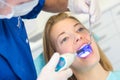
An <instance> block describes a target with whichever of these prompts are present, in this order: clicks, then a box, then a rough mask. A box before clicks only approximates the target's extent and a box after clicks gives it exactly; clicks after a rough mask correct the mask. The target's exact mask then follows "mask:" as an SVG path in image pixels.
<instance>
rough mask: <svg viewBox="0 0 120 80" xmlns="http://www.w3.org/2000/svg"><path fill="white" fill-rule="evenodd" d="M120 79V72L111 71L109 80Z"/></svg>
mask: <svg viewBox="0 0 120 80" xmlns="http://www.w3.org/2000/svg"><path fill="white" fill-rule="evenodd" d="M119 79H120V70H118V71H111V72H110V73H109V76H108V78H107V80H119Z"/></svg>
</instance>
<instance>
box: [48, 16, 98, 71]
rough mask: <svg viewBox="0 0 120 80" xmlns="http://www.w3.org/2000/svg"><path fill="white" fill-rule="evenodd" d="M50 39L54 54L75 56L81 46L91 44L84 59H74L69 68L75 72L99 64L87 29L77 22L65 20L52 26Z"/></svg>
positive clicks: (95, 48)
mask: <svg viewBox="0 0 120 80" xmlns="http://www.w3.org/2000/svg"><path fill="white" fill-rule="evenodd" d="M50 37H51V41H52V43H53V45H54V46H55V49H56V52H59V53H60V54H66V53H72V54H75V52H77V51H78V50H79V49H80V48H81V47H82V46H83V45H85V44H88V43H89V42H91V44H90V46H91V48H92V52H90V54H88V55H86V56H85V57H84V58H80V57H76V59H75V61H74V63H73V64H72V66H71V68H73V69H75V70H77V71H78V70H85V69H87V68H88V69H89V68H91V67H92V66H94V65H95V64H97V63H98V62H99V59H100V56H99V53H98V48H97V45H96V43H95V42H94V40H93V38H91V37H90V34H89V32H88V31H87V29H86V28H85V27H84V26H83V25H82V24H81V23H79V22H78V21H76V20H74V19H70V18H66V19H64V20H61V21H59V22H57V23H56V24H55V25H53V27H52V29H51V32H50Z"/></svg>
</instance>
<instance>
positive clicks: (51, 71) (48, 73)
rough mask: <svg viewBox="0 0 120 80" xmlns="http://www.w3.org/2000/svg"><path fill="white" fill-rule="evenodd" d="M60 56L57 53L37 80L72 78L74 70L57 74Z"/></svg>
mask: <svg viewBox="0 0 120 80" xmlns="http://www.w3.org/2000/svg"><path fill="white" fill-rule="evenodd" d="M59 58H60V55H59V54H58V53H55V54H54V55H53V56H52V58H51V60H50V61H49V62H48V64H47V65H46V66H45V67H44V68H43V69H42V71H41V73H40V75H39V76H38V79H37V80H67V79H68V78H69V77H70V76H72V70H71V69H70V68H68V69H66V70H63V71H59V72H55V67H56V65H57V64H58V61H59Z"/></svg>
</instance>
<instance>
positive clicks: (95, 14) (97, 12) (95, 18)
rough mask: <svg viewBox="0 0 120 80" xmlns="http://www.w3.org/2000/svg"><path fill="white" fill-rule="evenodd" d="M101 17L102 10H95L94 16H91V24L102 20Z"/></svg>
mask: <svg viewBox="0 0 120 80" xmlns="http://www.w3.org/2000/svg"><path fill="white" fill-rule="evenodd" d="M100 16H101V12H100V10H95V13H94V15H92V16H91V19H90V22H91V23H94V22H96V21H97V20H99V19H100Z"/></svg>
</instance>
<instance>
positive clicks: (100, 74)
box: [75, 64, 109, 80]
mask: <svg viewBox="0 0 120 80" xmlns="http://www.w3.org/2000/svg"><path fill="white" fill-rule="evenodd" d="M108 74H109V72H108V71H106V70H104V69H103V67H102V66H101V65H100V64H97V65H96V66H94V68H92V69H90V70H89V71H86V72H82V73H81V72H79V73H78V72H75V76H76V78H77V80H106V78H107V76H108Z"/></svg>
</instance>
